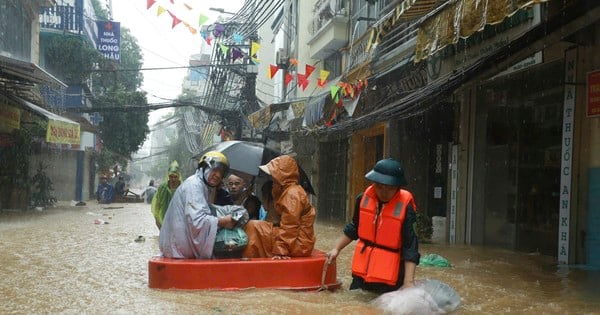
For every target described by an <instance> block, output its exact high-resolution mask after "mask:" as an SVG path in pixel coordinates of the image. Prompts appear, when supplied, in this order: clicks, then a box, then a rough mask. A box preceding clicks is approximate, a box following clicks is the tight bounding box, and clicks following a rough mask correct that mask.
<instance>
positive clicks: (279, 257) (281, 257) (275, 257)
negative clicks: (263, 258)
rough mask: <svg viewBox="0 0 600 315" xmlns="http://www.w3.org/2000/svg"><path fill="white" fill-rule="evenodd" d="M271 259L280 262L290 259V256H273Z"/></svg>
mask: <svg viewBox="0 0 600 315" xmlns="http://www.w3.org/2000/svg"><path fill="white" fill-rule="evenodd" d="M271 259H274V260H280V259H290V256H280V255H275V256H273V257H272V258H271Z"/></svg>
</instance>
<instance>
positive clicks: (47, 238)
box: [0, 201, 600, 315]
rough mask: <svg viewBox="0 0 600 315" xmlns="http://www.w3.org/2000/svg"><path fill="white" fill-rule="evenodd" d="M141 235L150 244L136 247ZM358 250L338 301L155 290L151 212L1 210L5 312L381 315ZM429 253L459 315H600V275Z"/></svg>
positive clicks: (502, 257)
mask: <svg viewBox="0 0 600 315" xmlns="http://www.w3.org/2000/svg"><path fill="white" fill-rule="evenodd" d="M115 207H119V208H115ZM120 207H122V208H120ZM111 208H113V209H111ZM95 219H102V220H105V221H107V222H110V224H94V220H95ZM316 228H317V233H318V234H317V235H318V238H319V240H318V243H317V247H318V248H320V249H325V250H326V249H329V248H331V247H332V246H333V244H334V242H335V240H336V239H337V237H338V236H339V233H341V232H340V231H341V228H342V226H341V224H340V225H326V224H317V227H316ZM139 235H143V236H144V237H145V238H146V241H145V242H135V241H134V240H135V239H136V238H137V237H138V236H139ZM351 247H352V245H351V246H350V247H349V248H347V249H345V250H344V251H343V252H342V253H341V254H340V256H339V257H338V278H340V279H341V280H342V282H343V288H342V289H340V290H338V291H336V292H333V293H332V292H320V293H316V292H287V291H275V290H245V291H237V292H231V291H227V292H221V291H177V290H155V289H149V288H148V272H147V262H148V259H149V258H150V257H151V256H153V255H155V254H158V230H157V229H156V227H155V226H154V220H153V218H152V216H151V214H150V210H149V205H146V204H112V205H110V206H106V205H97V204H96V203H95V202H94V201H91V202H90V204H89V205H88V206H85V207H70V206H67V205H63V206H61V207H58V208H55V209H50V210H44V211H42V212H39V211H36V210H33V211H30V212H27V213H17V212H3V213H0V252H1V253H2V259H1V262H2V263H1V264H0V275H1V277H0V313H2V314H39V313H62V314H80V313H82V312H83V313H90V314H105V313H110V314H115V313H118V314H132V313H144V314H170V313H183V314H187V313H195V314H237V313H240V314H242V313H243V314H274V313H285V314H361V315H367V314H378V313H380V312H379V311H378V310H377V309H375V308H373V307H372V306H370V305H369V304H368V302H369V301H370V300H371V299H372V298H374V297H375V296H374V295H372V294H370V293H367V292H361V291H348V284H349V283H350V279H351V278H350V273H349V266H350V259H351V257H350V255H351V254H352V249H351ZM421 253H422V254H423V255H425V254H429V253H436V254H440V255H442V256H444V257H445V258H447V259H448V260H450V262H451V263H452V264H453V267H451V268H434V267H418V268H417V279H425V278H431V279H438V280H441V281H443V282H445V283H447V284H449V285H450V286H452V287H454V288H455V289H456V290H457V292H458V293H459V294H460V296H461V298H462V304H461V307H460V309H459V310H458V311H457V312H456V313H457V314H499V313H513V314H600V273H599V272H598V271H589V270H588V271H586V270H583V269H581V268H562V269H561V268H558V267H557V266H556V265H555V259H554V258H551V257H545V256H540V255H527V254H522V253H514V252H510V251H504V250H493V249H486V248H481V247H473V246H441V245H428V244H422V245H421Z"/></svg>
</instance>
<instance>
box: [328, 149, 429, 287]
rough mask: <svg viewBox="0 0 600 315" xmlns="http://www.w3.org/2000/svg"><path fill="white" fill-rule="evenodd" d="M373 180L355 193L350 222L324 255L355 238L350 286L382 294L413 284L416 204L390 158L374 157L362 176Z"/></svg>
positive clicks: (330, 256)
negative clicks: (374, 160) (363, 189)
mask: <svg viewBox="0 0 600 315" xmlns="http://www.w3.org/2000/svg"><path fill="white" fill-rule="evenodd" d="M365 178H366V179H368V180H369V181H371V182H373V183H372V184H371V185H370V186H369V187H367V189H366V190H365V191H364V192H362V193H361V194H359V195H358V196H357V197H356V203H355V207H354V215H353V218H352V222H350V223H348V224H346V226H345V227H344V235H343V236H342V237H340V239H339V240H338V241H337V243H336V246H335V248H334V249H332V250H331V251H330V252H329V253H328V254H327V255H328V261H332V260H333V259H335V258H336V257H337V256H338V254H339V252H340V251H341V250H342V249H344V247H346V246H347V245H348V244H350V243H351V242H352V241H353V240H358V242H357V244H356V248H355V249H354V256H353V257H352V284H350V290H355V289H363V290H368V291H373V292H376V293H385V292H389V291H394V290H397V289H399V288H401V287H402V288H408V287H412V286H413V285H414V282H415V269H416V266H417V265H418V264H419V259H420V254H419V243H418V240H417V235H416V234H415V231H414V228H413V224H414V223H415V222H416V213H415V211H416V208H417V207H416V204H415V201H414V199H413V196H412V194H411V193H410V192H409V191H407V190H404V189H402V188H401V187H402V186H405V185H406V184H407V182H406V178H405V177H404V169H403V168H402V164H400V162H398V161H396V160H394V159H383V160H380V161H378V162H377V163H376V164H375V166H374V167H373V170H371V171H370V172H368V173H367V174H366V175H365Z"/></svg>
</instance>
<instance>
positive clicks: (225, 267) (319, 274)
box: [148, 249, 341, 291]
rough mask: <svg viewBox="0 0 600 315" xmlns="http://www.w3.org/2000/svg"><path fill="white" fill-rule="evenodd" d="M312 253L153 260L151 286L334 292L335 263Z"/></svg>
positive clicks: (157, 258)
mask: <svg viewBox="0 0 600 315" xmlns="http://www.w3.org/2000/svg"><path fill="white" fill-rule="evenodd" d="M326 259H327V257H326V255H325V253H324V252H322V251H320V250H316V249H315V250H313V253H312V255H311V256H309V257H295V258H291V259H286V260H273V259H270V258H251V259H246V258H241V259H240V258H234V259H173V258H164V257H153V258H151V259H150V261H149V262H148V286H149V287H150V288H155V289H184V290H198V289H203V290H211V289H212V290H242V289H251V288H260V289H283V290H298V291H318V290H323V289H327V290H331V291H333V290H335V289H337V288H339V287H340V286H341V282H340V281H339V280H338V279H337V270H336V265H335V261H333V262H331V263H330V264H329V265H326V264H325V261H326Z"/></svg>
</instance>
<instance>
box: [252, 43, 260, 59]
mask: <svg viewBox="0 0 600 315" xmlns="http://www.w3.org/2000/svg"><path fill="white" fill-rule="evenodd" d="M259 48H260V44H259V43H257V42H252V46H251V48H250V58H251V60H252V62H254V63H255V64H259V63H260V59H258V56H257V55H256V54H257V53H258V49H259Z"/></svg>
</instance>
